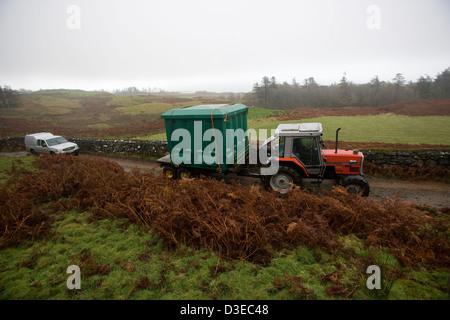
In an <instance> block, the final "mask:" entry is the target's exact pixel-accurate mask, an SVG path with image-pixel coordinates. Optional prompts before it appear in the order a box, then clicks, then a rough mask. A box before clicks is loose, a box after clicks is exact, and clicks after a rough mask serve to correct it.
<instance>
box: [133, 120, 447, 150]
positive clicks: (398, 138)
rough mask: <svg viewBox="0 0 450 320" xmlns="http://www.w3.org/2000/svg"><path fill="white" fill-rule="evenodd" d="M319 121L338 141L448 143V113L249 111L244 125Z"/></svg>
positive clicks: (160, 135) (158, 137)
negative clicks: (295, 115)
mask: <svg viewBox="0 0 450 320" xmlns="http://www.w3.org/2000/svg"><path fill="white" fill-rule="evenodd" d="M297 122H320V123H322V126H323V130H324V135H323V139H324V140H326V141H334V140H335V137H336V130H337V129H338V128H341V130H340V131H339V140H340V141H346V142H380V143H391V144H397V143H402V144H411V145H416V144H430V145H444V146H449V145H450V116H424V117H412V116H404V115H394V114H379V115H368V116H348V117H346V116H332V117H326V116H325V117H319V118H308V119H292V120H284V121H279V120H278V119H277V118H276V117H271V116H269V117H267V118H266V117H260V118H252V117H250V113H249V120H248V127H249V128H252V129H255V130H257V131H258V130H260V129H267V130H269V132H270V130H271V129H275V128H276V127H277V125H278V124H280V123H297ZM139 139H143V140H145V139H148V140H166V139H167V138H166V135H165V132H160V133H157V134H152V135H147V136H143V137H139Z"/></svg>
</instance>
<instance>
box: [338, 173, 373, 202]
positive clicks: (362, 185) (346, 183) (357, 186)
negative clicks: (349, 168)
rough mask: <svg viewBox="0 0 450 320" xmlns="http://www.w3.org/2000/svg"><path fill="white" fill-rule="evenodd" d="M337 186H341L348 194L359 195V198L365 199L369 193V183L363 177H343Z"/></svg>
mask: <svg viewBox="0 0 450 320" xmlns="http://www.w3.org/2000/svg"><path fill="white" fill-rule="evenodd" d="M338 184H339V185H340V186H343V187H344V188H345V189H346V190H347V191H348V193H354V194H359V195H360V196H361V197H367V196H368V195H369V193H370V187H369V183H368V182H367V180H366V179H364V177H363V176H359V175H354V176H345V177H343V178H342V179H341V180H340V181H339V183H338Z"/></svg>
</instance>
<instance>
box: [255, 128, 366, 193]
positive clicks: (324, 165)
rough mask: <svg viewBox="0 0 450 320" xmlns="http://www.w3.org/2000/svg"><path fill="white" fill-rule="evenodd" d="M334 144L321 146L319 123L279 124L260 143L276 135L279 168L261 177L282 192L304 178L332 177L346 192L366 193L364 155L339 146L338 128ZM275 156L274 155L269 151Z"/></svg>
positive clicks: (272, 141) (268, 140)
mask: <svg viewBox="0 0 450 320" xmlns="http://www.w3.org/2000/svg"><path fill="white" fill-rule="evenodd" d="M339 130H340V128H339V129H338V130H337V131H336V148H335V149H325V148H324V145H323V140H322V135H323V130H322V124H321V123H295V124H280V125H278V127H277V129H276V130H275V134H274V135H273V136H271V137H269V138H268V139H267V140H266V141H265V142H264V143H263V144H262V146H265V145H268V144H269V143H274V140H276V139H278V157H276V160H278V161H279V170H278V172H277V173H275V174H274V175H272V176H267V177H262V181H263V183H264V185H265V186H266V187H267V188H270V189H273V190H276V191H279V192H283V191H285V190H288V189H291V188H292V185H293V184H297V185H302V183H303V179H304V178H316V179H318V182H319V183H320V182H321V181H323V180H324V179H335V180H336V184H338V185H342V186H344V187H345V188H346V189H347V190H348V191H349V192H352V193H358V194H360V195H362V196H367V195H368V194H369V185H368V183H367V181H366V180H365V179H364V177H363V173H362V165H363V160H364V156H363V154H362V153H361V152H359V151H356V150H355V151H354V150H339V149H338V148H337V145H338V132H339ZM273 156H276V155H273Z"/></svg>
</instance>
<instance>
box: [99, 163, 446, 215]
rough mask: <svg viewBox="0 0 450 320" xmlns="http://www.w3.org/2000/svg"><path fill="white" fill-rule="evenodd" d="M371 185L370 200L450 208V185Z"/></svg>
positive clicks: (147, 168)
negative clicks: (392, 200)
mask: <svg viewBox="0 0 450 320" xmlns="http://www.w3.org/2000/svg"><path fill="white" fill-rule="evenodd" d="M104 158H105V159H109V160H113V161H115V162H117V163H118V164H120V165H121V166H122V167H123V168H124V169H125V170H126V171H131V170H133V169H139V170H141V171H144V172H154V173H159V172H160V171H161V168H160V167H159V165H158V164H157V163H156V162H150V161H142V160H129V159H117V158H107V157H104ZM366 179H367V180H368V181H369V184H370V190H371V192H370V196H369V197H370V198H374V199H385V198H386V197H389V198H392V197H394V196H396V195H397V196H398V198H399V199H401V200H404V201H411V202H413V203H416V204H420V205H427V206H432V207H436V208H442V207H450V184H446V183H441V182H435V181H412V180H400V179H384V178H373V177H366ZM239 180H240V181H241V183H242V184H252V183H259V179H255V178H247V177H245V178H239ZM311 182H314V180H313V181H305V185H306V187H307V188H309V189H314V188H317V185H316V184H312V183H311ZM331 185H332V184H330V182H324V183H323V184H322V186H321V189H325V190H326V189H329V188H331Z"/></svg>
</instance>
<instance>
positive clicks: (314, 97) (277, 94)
mask: <svg viewBox="0 0 450 320" xmlns="http://www.w3.org/2000/svg"><path fill="white" fill-rule="evenodd" d="M245 98H246V100H247V101H249V102H251V103H253V104H254V105H256V106H259V107H270V108H280V109H284V108H292V107H346V106H381V105H386V104H391V103H395V102H400V101H408V100H415V99H431V98H450V68H447V69H445V70H444V71H443V72H441V73H439V74H438V75H437V76H436V77H435V78H434V79H432V78H431V77H430V76H428V75H426V76H421V77H420V78H419V79H417V80H416V81H415V82H412V81H409V82H407V81H406V79H405V78H404V76H403V74H401V73H397V74H396V75H395V77H394V78H393V79H392V81H380V79H379V78H378V76H374V77H373V78H372V79H371V80H370V81H369V82H368V83H364V84H355V83H353V82H351V81H349V80H348V79H347V77H346V75H345V74H344V75H343V77H342V78H341V80H340V81H339V83H337V84H336V83H335V84H332V85H329V86H323V85H319V84H318V83H317V82H316V81H315V79H314V77H310V78H307V79H305V80H304V81H303V83H302V84H300V83H298V82H297V80H296V79H295V78H294V79H293V80H292V82H291V83H288V82H282V83H279V82H278V81H277V79H276V78H275V77H271V78H269V77H263V78H262V80H261V82H259V83H255V84H254V85H253V90H252V92H251V93H249V94H247V95H246V97H245Z"/></svg>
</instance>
